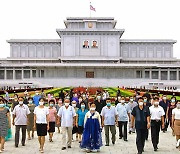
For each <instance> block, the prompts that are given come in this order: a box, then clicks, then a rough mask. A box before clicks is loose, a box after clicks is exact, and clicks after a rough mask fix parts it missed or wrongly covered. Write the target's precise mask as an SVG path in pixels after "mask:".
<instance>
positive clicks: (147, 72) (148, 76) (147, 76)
mask: <svg viewBox="0 0 180 154" xmlns="http://www.w3.org/2000/svg"><path fill="white" fill-rule="evenodd" d="M145 78H146V79H149V78H150V73H149V71H145Z"/></svg>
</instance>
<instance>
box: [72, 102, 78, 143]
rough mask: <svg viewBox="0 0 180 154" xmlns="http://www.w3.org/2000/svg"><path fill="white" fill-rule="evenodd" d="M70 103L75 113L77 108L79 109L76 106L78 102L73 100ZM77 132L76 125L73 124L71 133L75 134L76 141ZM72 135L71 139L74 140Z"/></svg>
mask: <svg viewBox="0 0 180 154" xmlns="http://www.w3.org/2000/svg"><path fill="white" fill-rule="evenodd" d="M71 105H72V107H73V108H74V110H75V113H76V112H77V111H78V109H79V108H78V107H77V105H78V103H77V102H76V101H75V100H74V101H72V103H71ZM77 132H78V127H77V126H76V125H75V126H73V130H72V134H73V135H74V134H76V141H78V133H77ZM73 135H72V141H74V139H73Z"/></svg>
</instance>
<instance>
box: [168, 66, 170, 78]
mask: <svg viewBox="0 0 180 154" xmlns="http://www.w3.org/2000/svg"><path fill="white" fill-rule="evenodd" d="M167 72H168V73H167V74H168V76H167V79H168V80H170V70H169V68H168V71H167Z"/></svg>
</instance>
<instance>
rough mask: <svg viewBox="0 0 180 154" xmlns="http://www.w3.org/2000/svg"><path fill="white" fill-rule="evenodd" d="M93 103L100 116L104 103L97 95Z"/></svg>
mask: <svg viewBox="0 0 180 154" xmlns="http://www.w3.org/2000/svg"><path fill="white" fill-rule="evenodd" d="M94 103H95V105H96V111H97V112H99V114H100V113H101V111H102V108H103V107H104V106H106V102H105V101H103V100H102V99H101V95H97V97H96V100H95V102H94Z"/></svg>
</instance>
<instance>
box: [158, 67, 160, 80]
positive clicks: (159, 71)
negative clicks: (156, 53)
mask: <svg viewBox="0 0 180 154" xmlns="http://www.w3.org/2000/svg"><path fill="white" fill-rule="evenodd" d="M158 72H159V73H158V76H159V77H158V78H159V80H161V68H159V71H158Z"/></svg>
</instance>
